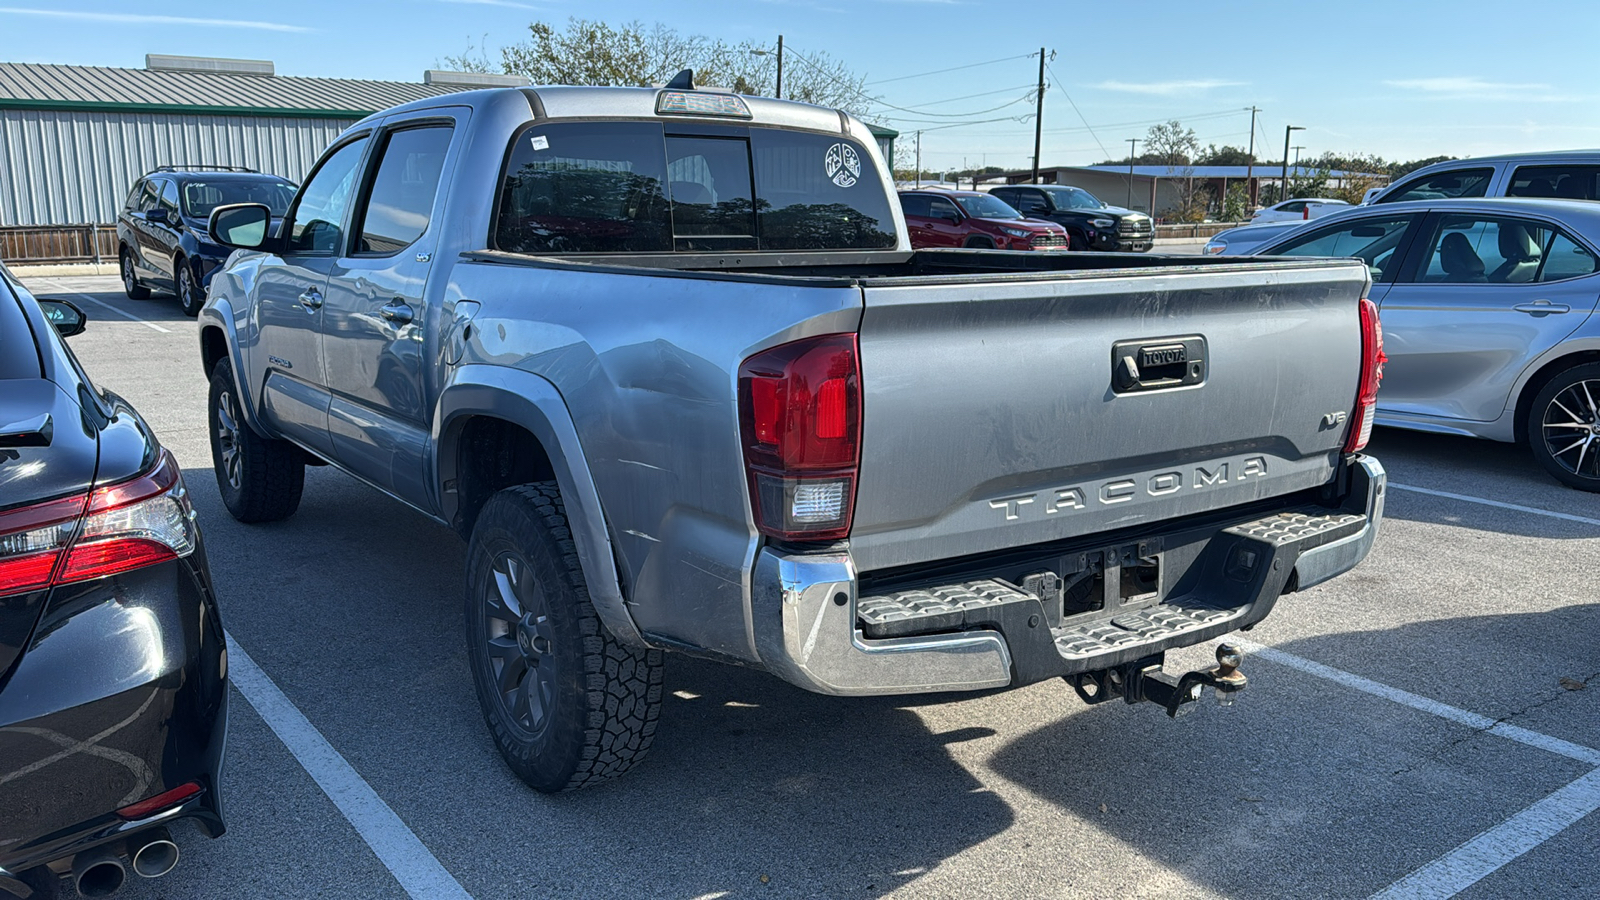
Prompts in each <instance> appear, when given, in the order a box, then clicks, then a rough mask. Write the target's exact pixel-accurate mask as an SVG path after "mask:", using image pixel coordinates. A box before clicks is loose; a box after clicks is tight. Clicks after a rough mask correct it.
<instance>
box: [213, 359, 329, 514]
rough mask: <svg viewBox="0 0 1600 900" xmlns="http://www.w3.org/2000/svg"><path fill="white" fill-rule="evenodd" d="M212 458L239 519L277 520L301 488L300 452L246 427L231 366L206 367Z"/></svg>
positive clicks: (224, 498)
mask: <svg viewBox="0 0 1600 900" xmlns="http://www.w3.org/2000/svg"><path fill="white" fill-rule="evenodd" d="M209 406H210V412H211V415H210V420H211V460H212V465H213V466H214V467H215V468H216V471H217V489H218V490H220V491H221V492H222V503H223V505H224V506H226V507H228V512H230V513H232V514H233V517H234V518H235V519H238V520H239V521H241V522H277V521H280V520H282V519H287V518H289V517H290V516H292V515H294V511H295V510H296V509H297V508H299V506H300V493H301V491H303V490H304V489H305V483H306V465H305V455H304V454H303V453H302V452H301V450H300V448H299V447H296V446H295V445H293V444H291V443H289V442H288V441H278V440H271V439H269V438H264V437H262V436H261V435H259V434H256V433H255V431H253V430H251V428H250V425H249V423H247V422H245V420H244V416H243V415H242V414H241V413H240V410H239V398H238V394H237V389H236V388H235V386H234V383H233V366H232V364H231V363H230V362H229V361H228V360H223V361H221V362H219V363H217V365H216V367H215V368H213V369H212V370H211V402H210V404H209Z"/></svg>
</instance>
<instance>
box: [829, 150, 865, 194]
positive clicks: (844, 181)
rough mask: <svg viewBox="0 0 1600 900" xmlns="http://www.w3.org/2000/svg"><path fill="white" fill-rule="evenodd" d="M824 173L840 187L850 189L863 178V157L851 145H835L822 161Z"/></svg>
mask: <svg viewBox="0 0 1600 900" xmlns="http://www.w3.org/2000/svg"><path fill="white" fill-rule="evenodd" d="M822 168H823V171H825V172H827V173H828V177H829V178H831V179H833V183H834V184H837V185H838V186H839V187H844V188H847V187H850V186H852V185H854V184H855V183H856V179H858V178H860V177H861V157H860V156H857V155H856V148H854V147H852V146H850V145H849V144H834V145H833V146H832V147H829V148H828V154H827V156H825V157H824V158H823V160H822Z"/></svg>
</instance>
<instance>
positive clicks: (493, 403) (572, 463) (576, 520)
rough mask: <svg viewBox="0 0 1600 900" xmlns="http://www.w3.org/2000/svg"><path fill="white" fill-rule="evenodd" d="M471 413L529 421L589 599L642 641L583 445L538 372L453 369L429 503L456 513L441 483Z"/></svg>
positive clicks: (443, 400) (610, 623)
mask: <svg viewBox="0 0 1600 900" xmlns="http://www.w3.org/2000/svg"><path fill="white" fill-rule="evenodd" d="M470 416H491V417H493V418H496V419H502V420H504V421H507V422H511V423H512V424H515V425H518V426H521V427H522V428H525V429H527V430H528V431H529V432H531V433H532V434H533V436H534V437H536V438H538V440H539V443H541V444H542V445H543V446H544V450H545V453H546V454H547V455H548V456H549V457H550V465H551V467H552V468H553V469H554V470H555V476H556V484H557V486H559V487H560V488H561V499H562V501H563V502H564V503H565V504H566V507H567V522H568V524H569V525H570V526H571V528H572V541H573V544H574V545H576V547H577V550H578V562H579V564H580V565H581V566H582V567H583V577H584V580H585V581H586V582H588V585H589V599H590V601H591V602H592V603H593V604H594V608H595V611H596V612H598V613H599V614H600V619H601V621H603V622H605V624H606V627H607V628H609V629H610V630H611V633H612V634H614V635H616V637H617V639H618V640H620V641H622V642H623V643H626V644H631V645H633V646H636V647H644V646H646V644H645V641H644V638H643V637H642V636H641V635H640V634H639V629H638V627H637V626H636V625H635V624H634V621H633V616H632V615H630V614H629V613H628V610H627V607H626V605H625V604H624V602H623V598H622V584H621V582H620V581H619V579H618V578H617V561H616V556H615V554H614V553H613V549H612V546H611V536H610V533H609V532H608V531H607V529H606V518H605V510H604V509H603V508H602V507H601V505H600V493H599V491H598V490H596V488H595V484H594V477H593V475H592V474H591V473H590V471H589V464H588V460H587V458H586V457H585V456H584V454H583V446H582V445H581V444H580V443H579V441H578V432H577V429H576V428H575V427H574V426H573V424H572V415H571V413H569V412H568V410H567V404H566V401H565V400H563V399H562V397H561V393H560V392H559V391H557V390H556V386H555V385H554V384H552V383H550V382H549V381H547V380H545V379H544V378H541V377H539V376H538V375H534V374H532V373H529V372H523V371H521V370H518V369H507V368H503V367H500V366H489V365H466V366H461V367H460V368H458V369H456V370H455V372H454V373H453V375H452V377H451V378H450V381H449V383H448V384H446V385H445V387H444V389H443V390H442V391H440V393H439V402H438V405H437V408H436V409H435V412H434V417H433V423H434V424H433V440H432V441H431V444H432V446H433V448H434V450H433V460H432V463H431V471H432V472H433V473H434V477H433V479H432V484H433V489H434V490H435V491H437V492H438V493H437V495H436V498H435V506H436V507H437V508H438V509H439V511H440V516H441V517H442V518H443V519H444V520H445V521H447V522H451V521H454V520H455V517H456V512H457V505H458V503H459V495H458V494H457V493H456V492H455V491H453V490H451V491H447V490H445V485H447V484H452V483H454V482H455V480H456V477H457V473H456V451H455V445H456V441H457V440H458V439H459V438H460V435H461V430H462V426H463V425H464V424H465V422H466V420H467V418H468V417H470Z"/></svg>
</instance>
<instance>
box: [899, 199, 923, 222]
mask: <svg viewBox="0 0 1600 900" xmlns="http://www.w3.org/2000/svg"><path fill="white" fill-rule="evenodd" d="M900 209H901V211H903V212H904V213H905V214H906V215H907V216H915V217H917V218H919V219H926V218H927V217H928V216H929V215H930V213H929V212H928V198H927V197H926V196H925V195H922V194H904V195H902V196H901V197H900Z"/></svg>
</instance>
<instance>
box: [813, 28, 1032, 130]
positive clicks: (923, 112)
mask: <svg viewBox="0 0 1600 900" xmlns="http://www.w3.org/2000/svg"><path fill="white" fill-rule="evenodd" d="M788 50H789V53H790V55H792V56H794V57H795V58H797V59H799V60H800V61H801V62H803V63H805V64H806V66H807V67H809V68H810V69H811V70H812V71H813V72H816V73H817V74H819V75H821V76H823V77H825V78H828V79H830V80H832V81H833V83H834V84H836V85H838V86H839V87H841V88H843V89H844V90H846V91H848V92H849V93H851V94H854V95H856V96H857V97H859V98H861V99H862V100H865V101H867V102H868V103H870V104H872V105H874V106H881V107H885V108H887V109H893V110H898V111H899V112H905V113H911V114H912V115H913V116H929V117H931V118H930V120H931V121H937V120H942V119H964V118H969V117H971V116H981V115H987V114H988V113H992V112H997V111H999V110H1002V109H1005V108H1006V107H1008V106H1015V105H1017V104H1018V103H1026V102H1027V101H1029V100H1032V99H1033V92H1032V91H1029V92H1028V93H1027V94H1026V95H1024V96H1022V97H1018V98H1017V99H1015V100H1012V101H1009V102H1007V103H1002V104H1000V105H999V106H992V107H990V108H988V109H971V110H964V111H962V112H958V113H943V112H938V111H935V110H930V109H917V108H915V107H910V106H897V105H895V104H893V103H890V102H888V101H886V100H883V99H882V98H879V97H874V96H872V95H871V94H868V93H867V92H865V91H863V90H861V89H860V88H857V87H855V86H854V85H851V84H848V83H846V82H844V81H841V80H840V79H839V78H838V77H837V76H834V75H832V74H831V73H829V72H828V71H827V70H826V69H824V68H822V67H821V66H820V65H818V64H817V63H815V62H813V61H812V60H811V59H810V58H808V57H807V56H806V55H805V54H803V53H801V52H799V51H798V50H795V49H794V46H793V45H792V44H791V45H790V46H789V48H788ZM1030 87H1031V86H1030ZM1006 90H1016V88H1002V89H1000V90H996V91H986V92H984V93H980V94H971V95H968V96H967V97H957V98H951V100H941V101H939V102H940V103H949V102H952V101H953V100H962V99H967V100H970V99H972V98H973V97H982V96H986V95H987V94H998V93H1003V92H1004V91H1006ZM878 118H884V119H890V120H894V121H909V122H915V121H918V120H916V119H910V118H907V117H905V116H892V115H888V114H878Z"/></svg>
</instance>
